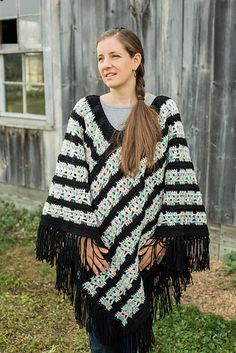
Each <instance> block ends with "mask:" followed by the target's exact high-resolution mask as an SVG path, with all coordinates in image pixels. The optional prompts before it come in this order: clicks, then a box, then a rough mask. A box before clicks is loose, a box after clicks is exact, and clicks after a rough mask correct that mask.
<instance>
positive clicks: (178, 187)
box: [165, 184, 200, 191]
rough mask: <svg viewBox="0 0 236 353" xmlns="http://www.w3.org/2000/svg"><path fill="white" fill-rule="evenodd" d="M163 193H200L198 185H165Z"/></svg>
mask: <svg viewBox="0 0 236 353" xmlns="http://www.w3.org/2000/svg"><path fill="white" fill-rule="evenodd" d="M165 191H200V189H199V186H198V184H173V185H172V184H165Z"/></svg>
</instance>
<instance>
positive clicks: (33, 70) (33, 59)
mask: <svg viewBox="0 0 236 353" xmlns="http://www.w3.org/2000/svg"><path fill="white" fill-rule="evenodd" d="M25 75H26V82H28V83H43V56H42V53H28V54H26V55H25Z"/></svg>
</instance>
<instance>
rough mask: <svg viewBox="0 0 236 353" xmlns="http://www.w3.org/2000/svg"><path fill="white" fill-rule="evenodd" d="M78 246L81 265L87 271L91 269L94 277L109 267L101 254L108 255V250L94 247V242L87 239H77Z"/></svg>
mask: <svg viewBox="0 0 236 353" xmlns="http://www.w3.org/2000/svg"><path fill="white" fill-rule="evenodd" d="M78 246H79V252H80V259H81V263H82V265H83V266H84V267H85V268H86V270H89V268H91V269H92V271H93V272H94V274H95V275H98V274H99V272H103V271H104V270H105V269H106V268H108V267H109V264H108V263H107V261H106V260H105V259H104V257H103V254H106V253H108V249H107V248H104V247H100V246H98V245H96V243H95V241H94V240H93V239H91V238H87V237H79V238H78Z"/></svg>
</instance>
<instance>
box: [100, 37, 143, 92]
mask: <svg viewBox="0 0 236 353" xmlns="http://www.w3.org/2000/svg"><path fill="white" fill-rule="evenodd" d="M97 60H98V70H99V73H100V75H101V78H102V80H103V82H104V83H105V85H106V86H108V87H109V88H119V87H121V86H124V85H126V84H127V83H130V80H133V81H134V83H135V80H136V79H135V77H134V73H133V71H132V70H136V69H137V68H138V66H139V64H140V62H141V55H140V54H139V53H137V54H135V56H134V57H133V58H131V57H130V55H129V53H128V52H127V51H126V50H125V49H124V47H123V46H122V44H121V43H120V42H119V40H118V39H117V38H116V37H108V38H106V39H104V40H102V41H101V42H99V43H98V45H97Z"/></svg>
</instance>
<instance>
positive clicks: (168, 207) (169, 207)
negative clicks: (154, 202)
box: [161, 204, 205, 213]
mask: <svg viewBox="0 0 236 353" xmlns="http://www.w3.org/2000/svg"><path fill="white" fill-rule="evenodd" d="M204 210H205V208H204V206H203V205H180V204H176V205H165V204H162V208H161V211H162V212H167V211H168V212H177V213H180V212H182V211H186V212H187V211H191V212H193V213H196V212H204Z"/></svg>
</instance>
